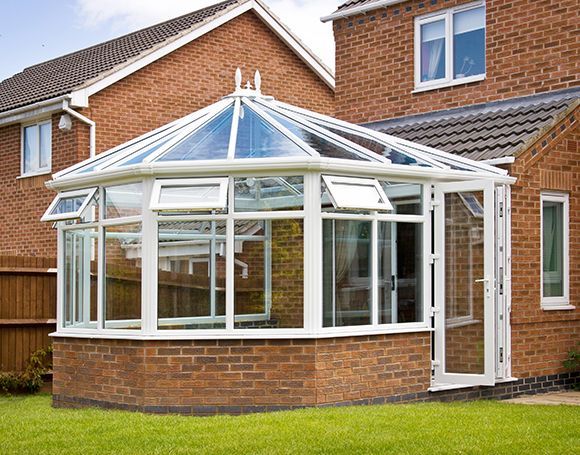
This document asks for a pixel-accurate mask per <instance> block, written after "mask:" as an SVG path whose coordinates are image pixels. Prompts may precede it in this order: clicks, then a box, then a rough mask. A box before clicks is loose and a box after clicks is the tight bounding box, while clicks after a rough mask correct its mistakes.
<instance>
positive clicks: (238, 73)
mask: <svg viewBox="0 0 580 455" xmlns="http://www.w3.org/2000/svg"><path fill="white" fill-rule="evenodd" d="M241 88H242V70H241V69H240V68H239V67H238V69H237V70H236V90H241Z"/></svg>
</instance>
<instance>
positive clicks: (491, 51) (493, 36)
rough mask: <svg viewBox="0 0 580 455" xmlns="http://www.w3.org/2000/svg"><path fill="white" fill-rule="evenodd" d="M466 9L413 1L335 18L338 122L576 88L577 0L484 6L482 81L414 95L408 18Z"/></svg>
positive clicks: (443, 1) (457, 1) (515, 0)
mask: <svg viewBox="0 0 580 455" xmlns="http://www.w3.org/2000/svg"><path fill="white" fill-rule="evenodd" d="M468 3H470V2H469V1H468V0H432V1H430V0H427V1H425V0H413V1H406V2H402V3H397V4H395V5H392V6H389V7H387V8H382V9H378V10H374V11H369V12H367V13H365V14H361V15H358V16H353V17H348V18H344V19H339V20H336V21H335V22H334V35H335V40H336V115H337V117H338V118H341V119H343V120H347V121H351V122H355V123H363V122H370V121H375V120H384V119H387V118H393V117H402V116H406V115H411V114H418V113H424V112H429V111H436V110H442V109H450V108H454V107H462V106H467V105H471V104H478V103H484V102H489V101H496V100H502V99H507V98H513V97H516V96H525V95H533V94H536V93H543V92H547V91H551V90H559V89H565V88H568V87H573V86H577V85H578V82H579V78H578V74H579V71H580V58H579V53H580V43H579V42H578V39H577V28H578V27H577V21H578V2H577V1H576V0H563V1H558V2H556V1H550V0H548V1H529V0H487V2H486V5H487V12H486V16H487V20H486V27H487V29H486V33H487V37H486V61H487V65H486V75H487V77H486V79H485V80H484V81H480V82H474V83H470V84H464V85H459V86H456V87H449V88H442V89H438V90H430V91H426V92H422V93H413V90H414V41H413V36H414V18H415V17H417V16H422V15H424V14H427V13H432V12H436V11H439V10H444V9H445V8H449V7H452V6H457V5H462V4H468Z"/></svg>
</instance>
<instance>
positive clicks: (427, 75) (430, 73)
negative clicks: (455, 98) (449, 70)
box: [421, 19, 446, 82]
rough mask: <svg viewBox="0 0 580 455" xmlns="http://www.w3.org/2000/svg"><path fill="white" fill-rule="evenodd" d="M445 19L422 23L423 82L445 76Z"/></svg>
mask: <svg viewBox="0 0 580 455" xmlns="http://www.w3.org/2000/svg"><path fill="white" fill-rule="evenodd" d="M445 58H446V56H445V20H444V19H442V20H439V21H435V22H429V23H428V24H423V25H421V82H427V81H433V80H436V79H443V78H445Z"/></svg>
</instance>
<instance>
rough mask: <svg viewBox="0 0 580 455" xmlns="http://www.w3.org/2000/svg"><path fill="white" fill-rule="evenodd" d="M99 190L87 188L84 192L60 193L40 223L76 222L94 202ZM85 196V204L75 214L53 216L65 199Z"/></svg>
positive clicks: (65, 213)
mask: <svg viewBox="0 0 580 455" xmlns="http://www.w3.org/2000/svg"><path fill="white" fill-rule="evenodd" d="M97 190H98V188H87V189H84V190H74V191H64V192H62V193H59V194H58V195H57V196H56V197H55V198H54V199H53V200H52V202H51V203H50V205H49V206H48V209H46V212H44V215H42V218H41V219H40V221H65V220H74V219H77V218H80V217H81V216H82V215H83V213H84V211H85V209H86V208H87V206H88V205H89V204H90V202H91V201H92V199H93V197H94V196H95V194H96V192H97ZM81 196H84V197H85V199H84V201H83V203H82V204H81V205H80V206H79V208H78V209H77V210H76V211H74V212H64V213H55V214H52V211H53V210H54V209H55V208H56V206H57V205H58V203H59V202H60V201H62V200H63V199H69V198H73V197H81Z"/></svg>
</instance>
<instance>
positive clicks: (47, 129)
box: [21, 120, 52, 176]
mask: <svg viewBox="0 0 580 455" xmlns="http://www.w3.org/2000/svg"><path fill="white" fill-rule="evenodd" d="M51 152H52V127H51V123H50V120H47V121H45V122H39V123H35V124H34V125H27V126H24V127H22V164H21V174H22V175H23V176H27V175H36V174H44V173H47V172H50V164H51Z"/></svg>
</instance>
